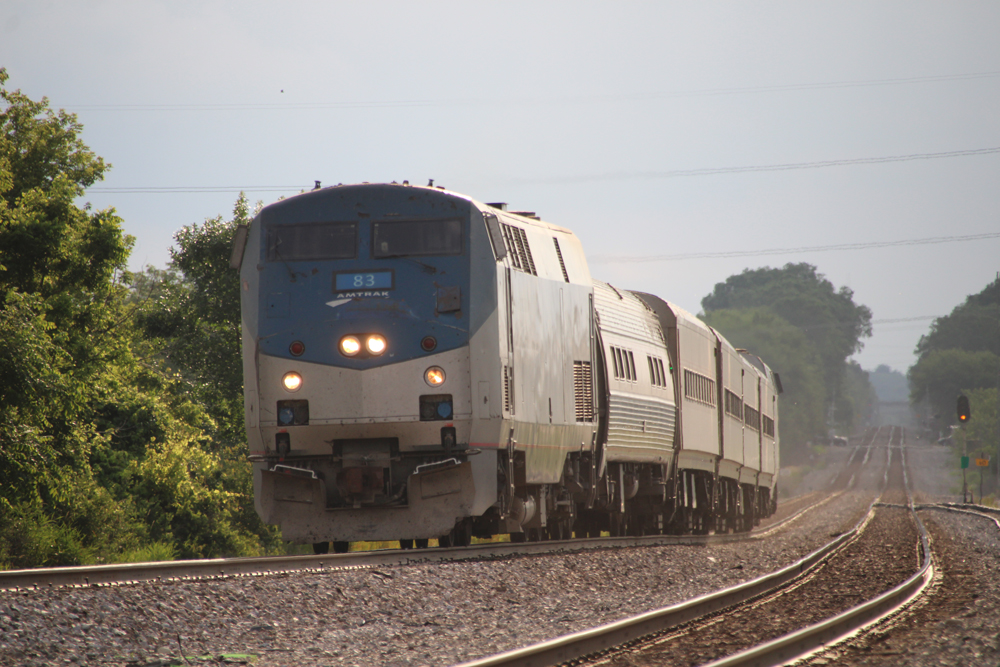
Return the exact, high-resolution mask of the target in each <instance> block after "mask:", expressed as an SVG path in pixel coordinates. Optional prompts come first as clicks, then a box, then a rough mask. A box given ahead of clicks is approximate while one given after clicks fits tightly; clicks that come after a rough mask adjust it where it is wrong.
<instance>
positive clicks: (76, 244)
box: [0, 69, 141, 565]
mask: <svg viewBox="0 0 1000 667" xmlns="http://www.w3.org/2000/svg"><path fill="white" fill-rule="evenodd" d="M7 78H8V76H7V72H6V70H4V69H0V99H2V100H3V102H4V104H5V108H4V109H3V110H2V112H0V479H3V480H4V483H3V484H2V485H0V565H2V563H3V562H5V561H6V562H11V563H14V564H19V565H33V564H62V563H70V562H79V561H83V560H92V559H93V558H95V557H96V554H98V553H99V552H101V551H107V550H116V549H122V548H126V547H128V546H130V545H134V543H135V541H136V539H138V535H139V533H141V529H140V528H138V527H137V526H136V525H135V523H134V516H133V515H132V514H131V511H130V506H129V505H128V503H117V502H115V499H114V498H113V497H112V496H111V495H110V494H109V493H108V492H107V490H106V489H104V488H103V487H101V486H100V485H99V484H97V483H96V481H95V479H94V476H93V474H92V468H91V465H90V464H91V457H92V455H93V454H94V452H96V451H98V450H100V449H102V448H103V447H105V446H107V444H108V433H107V432H105V431H102V430H101V429H100V428H99V427H98V426H97V425H96V424H95V422H94V420H93V419H92V417H93V410H94V406H95V404H99V403H100V402H101V401H102V400H103V396H104V389H105V387H106V382H105V378H106V377H108V376H109V375H113V372H111V369H114V368H116V367H117V366H119V365H120V363H121V362H122V360H123V359H126V358H127V357H128V356H129V343H128V340H127V338H125V337H123V336H122V335H121V332H122V327H121V324H122V322H123V320H125V319H127V317H126V314H125V313H124V311H123V310H122V309H121V307H120V305H121V297H122V296H123V295H124V293H125V288H124V286H123V285H121V284H120V283H119V282H118V281H117V277H120V276H121V275H122V274H123V271H124V265H125V261H126V258H127V257H128V252H129V249H130V248H131V244H132V239H131V238H130V237H128V236H126V235H124V234H123V233H122V231H121V220H120V219H119V218H118V216H117V215H115V212H114V210H112V209H107V210H104V211H98V212H92V211H90V210H89V208H79V207H77V206H76V205H74V203H73V201H74V199H75V198H76V197H77V196H79V195H81V194H82V193H83V190H84V188H85V187H86V186H88V185H90V184H92V183H94V182H95V181H96V180H99V179H100V178H102V177H103V174H104V172H105V170H106V169H107V168H108V165H106V164H105V163H104V162H103V161H102V160H101V159H100V158H98V157H96V156H94V154H93V153H92V152H90V150H89V149H87V147H86V146H84V145H83V144H82V142H80V141H79V139H77V136H76V135H77V133H78V132H79V131H80V128H81V126H80V124H79V123H78V122H77V120H76V116H75V115H73V114H68V113H65V112H62V111H60V112H59V113H55V112H53V111H51V110H49V109H48V103H47V101H46V100H45V99H44V98H43V99H42V101H41V102H34V101H32V100H30V99H28V98H27V97H26V96H25V95H23V94H21V92H20V91H8V90H6V88H4V84H5V83H6V81H7ZM32 531H36V532H32ZM4 537H6V538H8V539H4Z"/></svg>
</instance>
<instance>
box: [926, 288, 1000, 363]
mask: <svg viewBox="0 0 1000 667" xmlns="http://www.w3.org/2000/svg"><path fill="white" fill-rule="evenodd" d="M935 350H966V351H968V352H980V351H984V350H985V351H988V352H992V353H993V354H1000V279H997V280H995V281H993V282H992V283H990V284H989V285H987V286H986V287H985V288H983V290H982V291H981V292H980V293H979V294H973V295H971V296H968V297H966V299H965V302H964V303H962V304H959V305H958V306H956V307H955V309H954V310H952V311H951V313H950V314H949V315H946V316H945V317H939V318H937V319H936V320H934V322H933V323H932V324H931V328H930V331H929V332H928V333H927V335H925V336H921V338H920V342H919V343H917V354H918V355H920V358H921V359H923V358H924V357H925V356H926V355H927V354H929V353H931V352H933V351H935Z"/></svg>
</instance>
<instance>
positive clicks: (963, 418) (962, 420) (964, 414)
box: [957, 394, 972, 503]
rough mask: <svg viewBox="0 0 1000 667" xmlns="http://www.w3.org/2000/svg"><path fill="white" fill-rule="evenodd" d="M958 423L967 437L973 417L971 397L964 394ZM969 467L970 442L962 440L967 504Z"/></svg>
mask: <svg viewBox="0 0 1000 667" xmlns="http://www.w3.org/2000/svg"><path fill="white" fill-rule="evenodd" d="M957 407H958V423H959V424H960V425H961V427H962V435H963V436H964V435H965V425H966V424H968V423H969V419H970V418H971V417H972V410H971V409H970V408H969V397H968V396H966V395H965V394H962V395H960V396H959V397H958V406H957ZM968 467H969V442H968V440H967V439H966V438H965V437H963V438H962V502H963V503H967V502H969V500H968V491H969V486H968V484H967V483H966V480H965V471H966V469H967V468H968Z"/></svg>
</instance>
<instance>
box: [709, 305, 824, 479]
mask: <svg viewBox="0 0 1000 667" xmlns="http://www.w3.org/2000/svg"><path fill="white" fill-rule="evenodd" d="M704 319H705V322H706V323H707V324H708V325H709V326H711V327H713V328H715V329H716V330H717V331H719V333H721V334H722V335H723V336H725V337H726V339H727V340H728V341H729V342H730V343H732V344H733V345H734V346H735V347H739V348H744V349H747V350H750V351H752V352H753V353H754V354H758V355H760V357H761V358H762V359H764V360H765V361H766V362H767V364H768V365H769V366H771V368H773V369H774V370H776V371H777V372H778V373H779V374H780V375H781V383H782V386H783V388H784V390H785V391H784V393H782V394H781V395H780V396H779V398H778V419H779V429H780V433H779V435H780V439H781V445H782V457H783V458H784V457H789V458H791V459H792V460H794V458H795V456H796V451H797V450H798V449H800V447H801V445H802V444H803V443H805V442H806V441H807V440H809V439H810V438H812V437H813V436H814V435H815V434H817V433H822V432H823V430H824V418H825V413H824V410H823V405H824V397H825V393H824V391H823V384H822V382H821V380H820V378H821V376H822V372H821V371H820V365H821V363H822V361H821V359H820V356H819V353H818V352H817V351H816V348H815V347H814V346H813V345H812V343H810V341H809V339H808V337H807V336H806V335H805V334H804V333H803V332H802V330H800V329H799V328H798V327H795V326H793V325H792V324H790V323H789V322H788V321H786V320H785V319H784V318H782V317H780V316H779V315H776V314H775V313H773V312H772V311H771V310H769V309H767V308H750V309H745V310H735V309H723V310H715V311H712V312H710V313H708V314H707V315H705V318H704Z"/></svg>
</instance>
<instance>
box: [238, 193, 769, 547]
mask: <svg viewBox="0 0 1000 667" xmlns="http://www.w3.org/2000/svg"><path fill="white" fill-rule="evenodd" d="M232 265H233V267H234V268H236V269H238V270H239V273H240V285H241V291H242V350H243V370H244V387H245V392H244V393H245V413H246V432H247V440H248V444H249V459H250V461H251V462H252V465H253V479H254V496H255V506H256V510H257V512H258V513H259V514H260V516H261V517H262V519H263V520H264V521H265V522H268V523H272V524H278V525H279V526H280V528H281V531H282V535H283V537H284V539H286V540H289V541H292V542H299V543H311V544H313V545H314V548H315V550H316V551H317V553H325V552H326V551H327V550H328V549H329V545H330V543H332V544H333V546H334V550H335V551H338V552H339V551H346V550H347V548H348V545H349V543H350V542H352V541H359V540H365V541H372V540H399V541H400V544H401V545H402V546H403V547H404V548H405V547H411V546H426V544H427V541H428V540H429V539H431V538H437V539H438V540H439V543H440V544H441V545H456V546H457V545H465V544H469V543H470V541H471V538H472V537H473V536H477V537H488V536H493V535H501V534H509V535H510V539H511V540H512V541H525V540H532V541H534V540H542V539H566V538H570V537H571V536H572V535H574V534H575V535H577V536H583V535H587V536H597V535H600V534H601V532H602V531H606V532H608V533H610V534H611V535H633V534H634V535H642V534H652V533H663V532H674V533H685V532H687V533H701V534H704V533H708V532H709V531H712V530H715V531H746V530H749V529H750V528H752V527H753V525H755V523H756V522H758V521H759V520H760V518H761V517H764V516H767V515H769V514H771V513H773V512H774V510H775V507H776V500H777V488H776V482H777V473H778V465H779V461H778V449H779V447H778V444H779V440H778V402H777V395H778V393H779V392H780V390H781V389H780V378H779V377H778V375H777V373H775V372H774V371H772V370H771V369H770V368H769V367H768V366H767V365H766V364H765V363H764V362H763V361H762V360H761V359H760V358H758V357H757V356H755V355H753V354H751V353H749V352H747V351H746V350H739V349H736V348H734V347H733V346H732V345H730V344H729V342H728V341H726V339H725V338H724V337H722V336H721V335H720V334H719V333H718V332H716V331H715V330H714V329H712V328H711V327H709V326H707V325H706V324H704V323H703V322H701V321H700V320H698V318H696V317H695V316H694V315H692V314H691V313H689V312H687V311H685V310H683V309H682V308H679V307H677V306H676V305H674V304H672V303H670V302H668V301H665V300H663V299H661V298H660V297H657V296H654V295H651V294H646V293H642V292H631V291H628V290H623V289H619V288H617V287H615V286H612V285H610V284H607V283H603V282H600V281H597V280H594V279H592V277H591V275H590V270H589V268H588V266H587V260H586V257H585V255H584V252H583V247H582V245H581V243H580V241H579V240H578V239H577V237H576V236H575V235H574V234H573V233H572V232H571V231H570V230H568V229H565V228H562V227H559V226H556V225H553V224H549V223H547V222H545V221H543V220H541V219H540V218H539V217H538V216H536V215H534V213H531V212H525V211H521V212H517V211H509V210H507V207H506V205H504V204H485V203H481V202H478V201H475V200H473V199H471V198H469V197H466V196H463V195H460V194H458V193H455V192H450V191H447V190H444V189H443V188H439V187H433V186H432V185H429V186H427V187H420V186H415V185H410V184H409V183H407V182H405V181H404V182H403V183H395V182H393V183H388V184H368V183H365V184H359V185H346V186H344V185H339V186H336V187H327V188H319V187H318V184H317V189H315V190H313V191H311V192H306V193H302V194H300V195H297V196H294V197H290V198H287V199H284V200H281V201H278V202H276V203H274V204H271V205H269V206H267V207H265V208H263V209H262V210H261V211H260V213H259V214H258V215H257V216H256V217H255V218H254V220H253V221H252V222H251V224H250V225H249V226H241V227H240V228H239V229H238V230H237V234H236V237H235V241H234V247H233V256H232Z"/></svg>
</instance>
